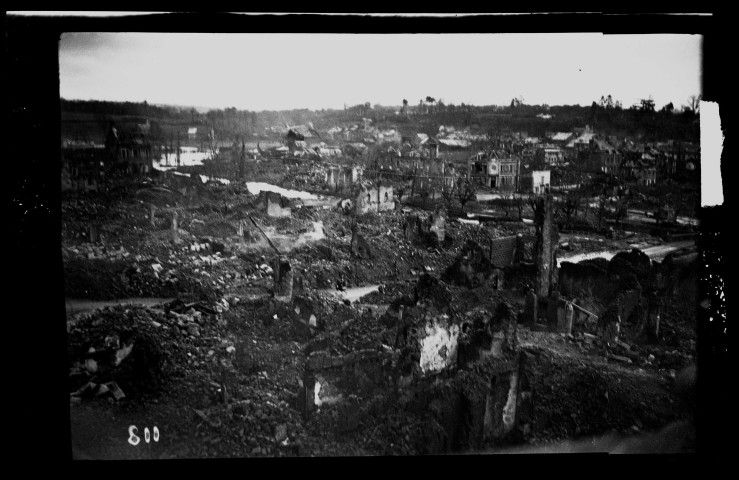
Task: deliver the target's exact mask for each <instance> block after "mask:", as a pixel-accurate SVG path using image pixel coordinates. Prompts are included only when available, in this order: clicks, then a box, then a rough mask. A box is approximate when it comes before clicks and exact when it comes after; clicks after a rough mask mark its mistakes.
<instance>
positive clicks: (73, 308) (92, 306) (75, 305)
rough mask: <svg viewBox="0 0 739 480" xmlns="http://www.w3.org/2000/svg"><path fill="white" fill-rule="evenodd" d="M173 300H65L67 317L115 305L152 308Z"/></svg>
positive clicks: (149, 298)
mask: <svg viewBox="0 0 739 480" xmlns="http://www.w3.org/2000/svg"><path fill="white" fill-rule="evenodd" d="M172 300H174V298H151V297H142V298H121V299H119V300H77V299H71V298H70V299H67V300H66V302H65V303H66V308H67V315H74V314H76V313H81V312H89V311H93V310H99V309H101V308H105V307H112V306H115V305H143V306H145V307H152V306H154V305H160V304H162V303H167V302H171V301H172Z"/></svg>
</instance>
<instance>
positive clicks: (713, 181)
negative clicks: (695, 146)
mask: <svg viewBox="0 0 739 480" xmlns="http://www.w3.org/2000/svg"><path fill="white" fill-rule="evenodd" d="M700 122H701V123H700V130H701V133H700V138H701V144H700V148H701V206H702V207H711V206H714V205H721V204H723V203H724V190H723V183H722V181H721V151H722V150H723V148H724V134H723V132H722V131H721V116H720V115H719V109H718V103H716V102H706V101H703V100H701V103H700Z"/></svg>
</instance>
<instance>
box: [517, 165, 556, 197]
mask: <svg viewBox="0 0 739 480" xmlns="http://www.w3.org/2000/svg"><path fill="white" fill-rule="evenodd" d="M550 182H551V172H550V171H549V170H531V171H528V172H525V173H524V174H522V175H521V181H520V184H521V185H520V189H519V191H520V192H521V193H535V194H540V193H546V192H547V191H549V186H550Z"/></svg>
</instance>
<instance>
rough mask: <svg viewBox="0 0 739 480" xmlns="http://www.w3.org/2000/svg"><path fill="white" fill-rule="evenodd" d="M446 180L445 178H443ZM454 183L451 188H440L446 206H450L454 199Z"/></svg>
mask: <svg viewBox="0 0 739 480" xmlns="http://www.w3.org/2000/svg"><path fill="white" fill-rule="evenodd" d="M444 180H446V178H444ZM455 187H456V185H455V184H454V183H453V184H452V187H451V188H442V189H441V196H442V197H444V203H445V204H446V207H447V208H451V205H452V200H453V199H454V195H455V193H456V188H455Z"/></svg>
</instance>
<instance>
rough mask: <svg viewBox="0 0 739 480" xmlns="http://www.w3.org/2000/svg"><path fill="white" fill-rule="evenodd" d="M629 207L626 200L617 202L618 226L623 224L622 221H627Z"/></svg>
mask: <svg viewBox="0 0 739 480" xmlns="http://www.w3.org/2000/svg"><path fill="white" fill-rule="evenodd" d="M628 209H629V205H628V202H627V201H626V199H625V198H622V199H620V200H618V201H617V202H616V225H620V224H621V220H623V219H625V218H626V216H627V215H628V213H629V210H628Z"/></svg>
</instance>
